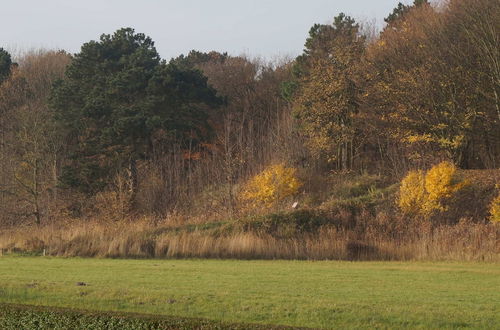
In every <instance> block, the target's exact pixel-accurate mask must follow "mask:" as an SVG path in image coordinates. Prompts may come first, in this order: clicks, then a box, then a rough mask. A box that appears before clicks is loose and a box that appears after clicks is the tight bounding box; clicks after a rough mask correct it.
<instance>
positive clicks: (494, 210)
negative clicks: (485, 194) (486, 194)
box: [490, 193, 500, 224]
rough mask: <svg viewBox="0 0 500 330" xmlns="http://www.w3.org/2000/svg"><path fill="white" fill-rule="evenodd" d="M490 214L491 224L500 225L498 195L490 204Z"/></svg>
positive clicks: (499, 195)
mask: <svg viewBox="0 0 500 330" xmlns="http://www.w3.org/2000/svg"><path fill="white" fill-rule="evenodd" d="M490 214H491V217H490V220H491V222H494V223H498V224H500V193H499V194H498V196H497V197H496V198H495V199H494V200H493V202H492V203H491V208H490Z"/></svg>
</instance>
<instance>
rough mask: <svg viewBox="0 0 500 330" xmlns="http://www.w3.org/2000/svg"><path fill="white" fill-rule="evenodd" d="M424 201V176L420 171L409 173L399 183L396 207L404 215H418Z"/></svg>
mask: <svg viewBox="0 0 500 330" xmlns="http://www.w3.org/2000/svg"><path fill="white" fill-rule="evenodd" d="M425 200H426V191H425V175H424V173H423V172H422V171H420V170H418V171H410V172H409V173H408V175H407V176H406V177H405V178H404V179H403V180H402V181H401V187H400V190H399V199H398V205H399V207H400V208H401V210H403V212H405V213H411V214H418V213H420V212H421V210H422V207H423V205H424V204H425Z"/></svg>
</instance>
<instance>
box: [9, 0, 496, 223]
mask: <svg viewBox="0 0 500 330" xmlns="http://www.w3.org/2000/svg"><path fill="white" fill-rule="evenodd" d="M499 22H500V3H499V2H498V1H494V0H467V1H466V0H450V1H449V2H448V3H446V4H442V5H440V6H438V7H436V6H433V5H431V4H430V3H429V2H427V1H425V0H416V1H415V3H414V4H413V5H408V6H407V5H402V4H400V5H399V6H398V7H397V8H395V9H394V11H393V12H392V13H390V15H389V16H388V17H387V18H386V25H385V27H384V28H383V30H382V31H381V32H380V33H379V34H378V35H377V37H376V38H373V37H371V36H370V35H369V34H367V33H365V32H364V31H365V30H364V29H362V28H361V27H360V25H359V23H358V22H356V21H355V20H354V19H353V18H351V17H349V16H346V15H344V14H340V15H339V16H337V17H336V18H335V19H334V21H333V23H332V24H330V25H319V24H318V25H314V26H313V27H312V28H311V30H310V32H309V38H308V39H307V40H306V43H305V49H304V52H303V54H302V55H300V56H299V57H297V58H296V59H294V60H291V61H282V62H275V63H267V62H266V61H263V60H260V59H250V58H247V57H245V56H231V55H228V54H226V53H218V52H209V53H202V52H197V51H192V52H190V53H189V54H187V55H181V56H179V57H178V58H174V59H171V60H170V61H166V60H162V59H161V58H160V56H159V54H158V53H157V51H156V49H155V47H154V42H153V41H152V40H151V39H150V38H149V37H147V36H145V35H143V34H141V33H136V32H135V31H134V30H133V29H130V28H125V29H120V30H118V31H116V32H115V33H114V34H110V35H108V34H104V35H102V36H101V37H100V39H99V40H97V41H90V42H88V43H85V44H84V45H83V46H82V48H81V50H80V52H79V53H77V54H74V55H70V54H67V53H66V52H64V51H38V52H28V53H26V54H22V55H19V56H17V57H16V58H15V59H12V58H11V55H10V54H9V53H8V52H7V51H5V50H3V49H0V82H1V85H0V223H2V224H12V225H16V224H20V223H29V222H34V223H38V224H40V223H49V222H52V221H54V220H57V219H66V218H85V217H94V216H97V217H103V218H112V219H120V218H123V217H125V216H140V215H156V216H159V217H160V218H161V217H164V216H165V215H167V214H172V213H176V212H181V213H182V212H185V213H189V214H203V215H204V217H206V218H209V217H212V216H215V217H226V216H232V215H234V214H235V213H238V212H244V211H245V210H243V208H242V207H241V205H240V204H241V203H240V201H239V199H238V191H239V188H240V186H241V184H242V183H243V182H245V180H247V179H248V178H249V177H251V176H252V175H254V174H256V173H258V172H260V171H261V170H262V169H263V168H264V167H266V166H267V165H270V164H274V163H285V164H288V165H289V166H292V167H295V168H297V169H299V172H300V173H301V177H302V180H303V181H304V182H305V184H304V186H303V190H304V193H307V192H308V191H312V190H315V189H316V190H318V189H319V190H321V187H318V184H317V182H316V184H315V181H318V178H319V177H320V176H321V175H322V174H325V173H330V172H331V171H336V172H337V171H341V172H343V173H347V172H354V173H361V172H369V173H377V174H380V175H390V176H391V177H392V178H393V180H394V179H395V178H401V177H402V176H403V175H404V174H405V173H406V172H407V171H408V170H409V169H412V168H428V167H429V166H431V165H433V164H435V163H437V162H439V161H442V160H449V161H452V162H453V163H455V164H456V165H457V166H459V167H460V168H462V169H495V168H498V167H499V164H500V99H499V98H500V26H499V25H500V23H499Z"/></svg>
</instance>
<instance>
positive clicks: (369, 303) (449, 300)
mask: <svg viewBox="0 0 500 330" xmlns="http://www.w3.org/2000/svg"><path fill="white" fill-rule="evenodd" d="M78 284H79V285H78ZM0 303H17V304H31V305H44V306H58V307H72V308H78V309H87V310H103V311H120V312H136V313H143V314H155V315H169V316H180V317H197V318H208V319H214V320H222V321H227V322H245V323H260V324H279V325H289V326H304V327H344V328H361V327H364V328H373V327H391V328H394V327H411V328H414V327H422V328H457V327H474V328H500V264H483V263H411V262H409V263H403V262H332V261H316V262H312V261H241V260H122V259H81V258H69V259H65V258H52V257H13V256H7V257H5V256H4V257H0Z"/></svg>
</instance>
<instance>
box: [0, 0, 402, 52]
mask: <svg viewBox="0 0 500 330" xmlns="http://www.w3.org/2000/svg"><path fill="white" fill-rule="evenodd" d="M399 1H401V0H244V1H243V0H140V1H139V0H44V1H41V0H10V1H2V6H1V11H0V47H4V48H7V49H10V50H11V51H13V52H16V51H19V50H22V49H28V48H40V47H43V48H50V49H53V48H57V49H64V50H67V51H69V52H71V53H75V52H78V51H79V49H80V47H81V45H82V44H83V43H84V42H87V41H89V40H96V39H98V38H99V36H100V35H101V34H102V33H112V32H114V31H115V30H117V29H118V28H121V27H132V28H134V29H135V30H136V32H142V33H145V34H146V35H149V36H150V37H152V39H153V40H154V41H155V45H156V48H157V50H158V51H159V53H160V54H161V56H162V57H163V58H166V59H169V58H171V57H173V56H178V55H180V54H182V53H187V52H188V51H189V50H191V49H196V50H201V51H209V50H216V51H221V52H222V51H227V52H229V53H230V54H232V55H239V54H241V53H247V54H249V55H252V56H256V55H262V56H264V57H266V58H268V59H272V58H274V57H276V56H296V55H298V54H299V53H300V52H301V51H302V48H303V45H304V41H305V38H306V36H307V32H308V31H309V28H310V27H311V26H312V25H313V24H314V23H331V21H332V19H333V17H334V16H336V15H337V14H338V13H340V12H344V13H347V14H349V15H351V16H353V17H355V18H356V19H359V20H362V21H371V20H373V19H376V21H377V22H378V24H380V25H381V24H382V22H383V18H384V17H386V16H387V14H388V13H389V12H391V11H392V9H393V8H394V7H395V6H396V5H397V3H398V2H399ZM402 2H404V3H409V2H411V1H410V0H402Z"/></svg>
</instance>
